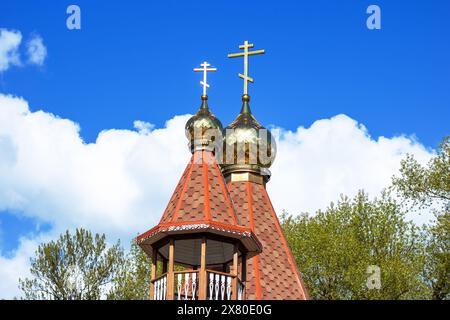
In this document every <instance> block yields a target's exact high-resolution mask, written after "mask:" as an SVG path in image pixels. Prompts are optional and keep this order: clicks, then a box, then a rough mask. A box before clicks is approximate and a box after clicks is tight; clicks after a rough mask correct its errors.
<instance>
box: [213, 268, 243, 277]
mask: <svg viewBox="0 0 450 320" xmlns="http://www.w3.org/2000/svg"><path fill="white" fill-rule="evenodd" d="M206 272H207V273H216V274H220V275H221V276H227V277H232V278H234V277H236V275H235V274H234V273H227V272H221V271H217V270H211V269H206Z"/></svg>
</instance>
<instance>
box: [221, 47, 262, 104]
mask: <svg viewBox="0 0 450 320" xmlns="http://www.w3.org/2000/svg"><path fill="white" fill-rule="evenodd" d="M253 46H254V45H253V43H248V41H247V40H245V41H244V44H241V45H239V49H244V52H238V53H230V54H229V55H228V58H237V57H244V74H241V73H239V78H241V79H243V80H244V96H247V95H248V82H251V83H253V78H251V77H249V75H248V56H253V55H256V54H264V53H265V51H264V50H254V51H248V49H250V48H253Z"/></svg>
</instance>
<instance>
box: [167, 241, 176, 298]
mask: <svg viewBox="0 0 450 320" xmlns="http://www.w3.org/2000/svg"><path fill="white" fill-rule="evenodd" d="M174 253H175V248H174V241H173V239H170V243H169V270H168V272H167V300H173V295H174V292H173V291H174V273H173V266H174Z"/></svg>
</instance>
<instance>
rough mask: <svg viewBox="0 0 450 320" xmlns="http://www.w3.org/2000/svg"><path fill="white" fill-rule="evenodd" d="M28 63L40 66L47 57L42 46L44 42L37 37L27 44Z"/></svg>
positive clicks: (45, 49) (45, 50) (34, 36)
mask: <svg viewBox="0 0 450 320" xmlns="http://www.w3.org/2000/svg"><path fill="white" fill-rule="evenodd" d="M27 54H28V62H29V63H30V64H35V65H38V66H42V65H43V64H44V61H45V58H46V57H47V48H46V47H45V45H44V40H42V37H41V36H39V35H33V37H32V38H31V39H30V40H29V41H28V42H27Z"/></svg>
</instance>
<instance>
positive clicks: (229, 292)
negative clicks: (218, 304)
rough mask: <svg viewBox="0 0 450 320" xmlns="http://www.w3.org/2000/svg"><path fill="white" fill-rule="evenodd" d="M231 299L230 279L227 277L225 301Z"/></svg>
mask: <svg viewBox="0 0 450 320" xmlns="http://www.w3.org/2000/svg"><path fill="white" fill-rule="evenodd" d="M230 299H231V277H227V300H230Z"/></svg>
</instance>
